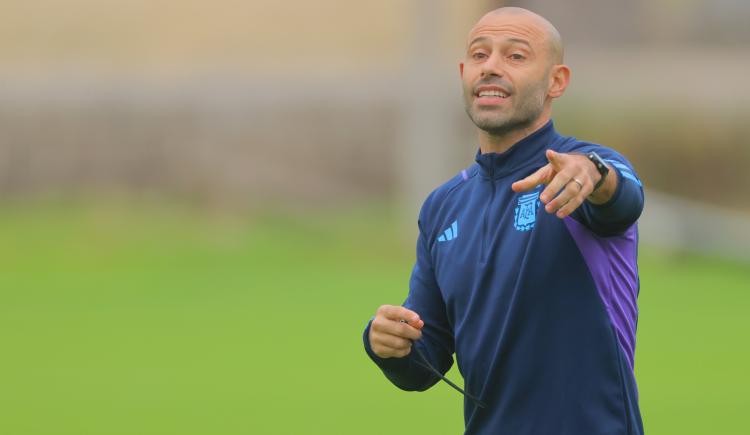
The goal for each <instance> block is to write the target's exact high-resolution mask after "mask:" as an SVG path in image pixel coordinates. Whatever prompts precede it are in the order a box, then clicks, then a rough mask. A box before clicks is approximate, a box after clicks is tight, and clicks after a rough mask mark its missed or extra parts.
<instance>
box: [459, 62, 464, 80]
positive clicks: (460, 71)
mask: <svg viewBox="0 0 750 435" xmlns="http://www.w3.org/2000/svg"><path fill="white" fill-rule="evenodd" d="M458 72H459V74H460V75H461V78H462V79H463V78H464V63H463V62H459V63H458Z"/></svg>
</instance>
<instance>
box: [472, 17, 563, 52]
mask: <svg viewBox="0 0 750 435" xmlns="http://www.w3.org/2000/svg"><path fill="white" fill-rule="evenodd" d="M479 37H489V38H491V39H495V38H498V39H507V38H516V39H522V40H525V41H528V43H529V44H530V45H531V46H532V47H534V48H538V47H543V46H544V45H546V43H547V41H548V39H549V34H548V31H547V29H546V27H545V26H544V24H543V23H541V22H540V21H539V20H538V19H536V18H535V17H533V16H530V15H525V14H488V15H485V16H484V17H482V18H481V19H480V20H479V22H477V24H475V25H474V27H473V28H472V29H471V31H470V32H469V38H468V40H467V45H470V44H471V43H472V41H473V40H475V39H476V38H479Z"/></svg>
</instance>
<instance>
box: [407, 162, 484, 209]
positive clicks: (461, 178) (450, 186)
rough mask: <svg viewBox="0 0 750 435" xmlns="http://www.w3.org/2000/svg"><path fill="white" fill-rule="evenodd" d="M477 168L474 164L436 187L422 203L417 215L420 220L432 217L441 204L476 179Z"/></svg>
mask: <svg viewBox="0 0 750 435" xmlns="http://www.w3.org/2000/svg"><path fill="white" fill-rule="evenodd" d="M478 170H479V168H478V165H477V164H476V163H474V164H472V165H471V166H469V167H467V168H464V169H462V170H461V171H459V172H458V173H457V174H456V175H454V176H453V177H451V178H450V179H449V180H448V181H446V182H444V183H443V184H441V185H439V186H438V187H436V188H435V189H434V190H433V191H432V192H430V194H429V195H427V198H426V199H425V200H424V202H423V203H422V210H421V211H420V213H419V216H420V220H424V218H425V217H427V216H431V215H433V214H434V213H435V212H436V211H437V209H439V208H440V206H441V205H442V204H444V203H445V201H447V200H448V199H449V198H450V197H452V196H453V195H456V194H459V192H460V190H461V187H462V186H465V185H466V183H467V182H469V181H470V180H471V179H473V178H474V177H476V175H477V172H478Z"/></svg>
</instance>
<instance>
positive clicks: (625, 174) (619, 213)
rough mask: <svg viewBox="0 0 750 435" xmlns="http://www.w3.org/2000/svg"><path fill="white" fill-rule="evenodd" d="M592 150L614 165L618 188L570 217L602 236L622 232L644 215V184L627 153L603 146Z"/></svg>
mask: <svg viewBox="0 0 750 435" xmlns="http://www.w3.org/2000/svg"><path fill="white" fill-rule="evenodd" d="M592 150H593V151H596V152H597V153H598V154H599V155H600V156H601V157H602V158H603V159H604V160H605V161H606V162H607V163H608V164H609V165H610V167H611V168H613V169H614V170H612V171H610V173H609V175H608V176H609V177H612V176H614V177H617V188H616V189H615V193H614V194H613V195H612V198H610V200H609V201H607V202H606V203H604V204H598V205H597V204H592V203H590V202H588V201H586V202H584V203H583V205H581V207H579V208H578V210H576V211H575V212H574V213H573V214H572V215H571V217H573V218H574V219H575V220H577V221H578V222H580V223H582V224H583V225H585V226H586V227H587V228H589V229H590V230H591V231H593V232H594V233H595V234H597V235H599V236H605V237H606V236H614V235H620V234H623V233H624V232H625V231H626V230H627V229H628V228H630V227H631V226H632V225H633V224H634V223H636V221H637V220H638V218H639V217H640V216H641V212H642V211H643V203H644V196H643V184H642V183H641V181H640V179H639V178H638V176H637V175H636V172H635V170H634V169H633V167H632V166H631V165H630V163H629V162H628V161H627V160H626V159H625V158H624V157H622V156H621V155H619V154H618V153H616V152H614V151H612V150H610V149H608V148H604V147H597V148H594V149H592ZM587 151H588V150H587Z"/></svg>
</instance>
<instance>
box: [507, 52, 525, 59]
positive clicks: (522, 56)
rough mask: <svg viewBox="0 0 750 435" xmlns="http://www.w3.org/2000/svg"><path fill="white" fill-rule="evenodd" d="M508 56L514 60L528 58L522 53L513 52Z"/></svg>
mask: <svg viewBox="0 0 750 435" xmlns="http://www.w3.org/2000/svg"><path fill="white" fill-rule="evenodd" d="M508 57H509V58H511V59H512V60H524V59H526V56H524V55H523V54H521V53H513V54H511V55H510V56H508Z"/></svg>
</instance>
